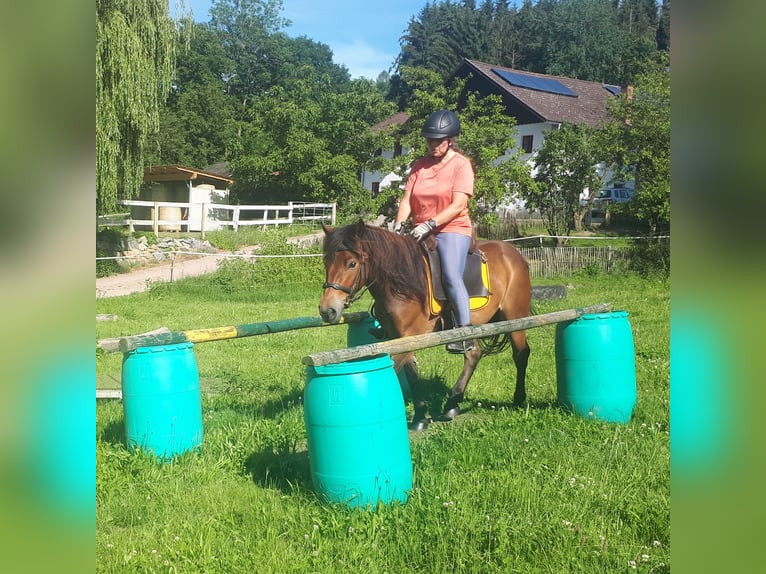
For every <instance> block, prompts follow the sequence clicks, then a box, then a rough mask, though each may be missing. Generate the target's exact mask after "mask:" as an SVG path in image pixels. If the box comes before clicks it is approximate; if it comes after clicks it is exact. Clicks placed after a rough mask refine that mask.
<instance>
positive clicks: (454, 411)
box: [436, 407, 460, 423]
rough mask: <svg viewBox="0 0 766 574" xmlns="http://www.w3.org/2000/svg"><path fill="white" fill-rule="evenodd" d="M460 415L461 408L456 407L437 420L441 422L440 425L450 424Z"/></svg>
mask: <svg viewBox="0 0 766 574" xmlns="http://www.w3.org/2000/svg"><path fill="white" fill-rule="evenodd" d="M459 414H460V407H454V408H451V409H450V410H448V411H444V412H443V413H442V414H440V415H439V416H438V417H436V420H437V421H439V422H440V423H448V422H450V421H451V420H452V419H454V418H455V417H456V416H458V415H459Z"/></svg>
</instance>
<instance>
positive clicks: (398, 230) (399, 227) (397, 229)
mask: <svg viewBox="0 0 766 574" xmlns="http://www.w3.org/2000/svg"><path fill="white" fill-rule="evenodd" d="M394 233H398V234H400V235H401V233H402V222H401V221H399V222H398V223H395V224H394Z"/></svg>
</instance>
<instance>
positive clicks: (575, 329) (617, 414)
mask: <svg viewBox="0 0 766 574" xmlns="http://www.w3.org/2000/svg"><path fill="white" fill-rule="evenodd" d="M556 386H557V390H558V401H559V404H560V405H561V406H562V407H564V408H565V409H567V410H569V411H572V412H574V413H576V414H578V415H580V416H582V417H585V418H588V419H596V420H600V421H606V422H616V423H626V422H628V421H629V420H630V418H631V417H632V416H633V408H634V407H635V406H636V360H635V349H634V346H633V333H632V331H631V327H630V322H629V321H628V313H627V312H626V311H614V312H612V313H594V314H585V315H582V316H581V317H579V318H578V319H575V320H574V321H566V322H562V323H558V324H557V325H556Z"/></svg>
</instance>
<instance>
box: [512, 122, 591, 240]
mask: <svg viewBox="0 0 766 574" xmlns="http://www.w3.org/2000/svg"><path fill="white" fill-rule="evenodd" d="M597 141H598V135H597V131H596V129H595V128H593V127H590V126H587V125H584V124H563V125H562V126H561V128H560V129H559V130H553V131H549V132H547V133H546V135H545V140H544V141H543V145H542V146H541V147H540V149H539V150H538V151H537V154H536V156H535V172H536V173H535V176H534V179H535V182H536V184H537V185H536V186H534V187H532V188H529V190H528V192H527V193H526V194H524V199H525V200H526V201H527V204H528V205H529V206H530V207H533V208H535V209H539V210H540V212H541V213H542V215H543V219H545V222H546V227H547V229H548V233H549V234H551V235H555V236H566V235H569V233H570V232H571V231H572V230H573V229H579V228H580V227H581V225H582V219H583V216H584V214H585V208H583V207H581V206H580V195H581V194H582V192H583V190H584V189H586V188H587V189H590V190H594V189H599V188H600V187H601V183H602V180H601V177H600V176H599V175H598V172H597V170H596V166H597V164H598V162H599V157H598V154H599V151H600V150H599V147H598V144H597ZM564 242H565V241H564V240H560V239H559V240H557V243H559V244H560V243H564Z"/></svg>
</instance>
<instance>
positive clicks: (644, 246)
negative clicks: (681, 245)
mask: <svg viewBox="0 0 766 574" xmlns="http://www.w3.org/2000/svg"><path fill="white" fill-rule="evenodd" d="M629 249H630V267H631V270H632V271H635V272H636V273H638V274H640V275H642V276H644V277H648V276H652V275H657V276H660V277H667V276H669V275H670V240H669V239H657V238H649V239H640V240H638V239H637V240H634V241H633V243H632V244H631V246H630V248H629Z"/></svg>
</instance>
